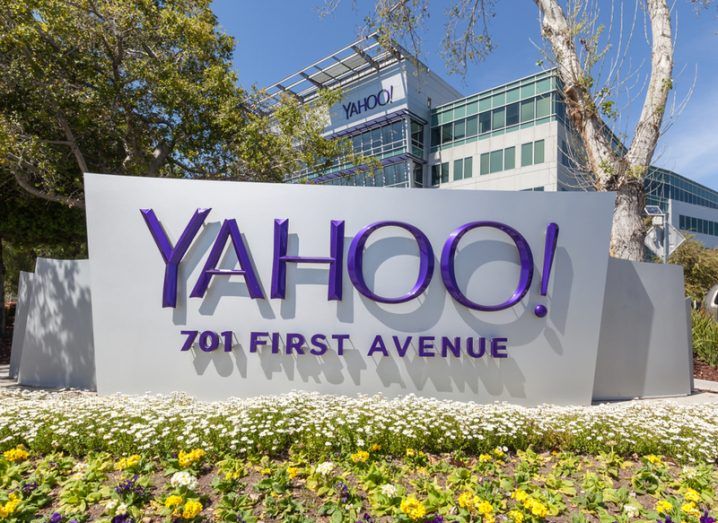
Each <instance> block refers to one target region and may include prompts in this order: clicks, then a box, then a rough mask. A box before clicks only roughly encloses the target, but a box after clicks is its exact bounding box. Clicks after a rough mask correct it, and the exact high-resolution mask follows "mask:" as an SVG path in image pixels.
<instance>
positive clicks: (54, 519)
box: [50, 512, 62, 523]
mask: <svg viewBox="0 0 718 523" xmlns="http://www.w3.org/2000/svg"><path fill="white" fill-rule="evenodd" d="M61 521H62V514H60V513H59V512H53V513H52V515H51V516H50V523H60V522H61Z"/></svg>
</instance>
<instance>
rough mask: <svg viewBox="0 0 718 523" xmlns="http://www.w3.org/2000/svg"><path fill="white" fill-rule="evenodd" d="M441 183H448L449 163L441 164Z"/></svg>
mask: <svg viewBox="0 0 718 523" xmlns="http://www.w3.org/2000/svg"><path fill="white" fill-rule="evenodd" d="M441 183H449V162H444V163H442V164H441Z"/></svg>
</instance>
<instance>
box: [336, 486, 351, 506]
mask: <svg viewBox="0 0 718 523" xmlns="http://www.w3.org/2000/svg"><path fill="white" fill-rule="evenodd" d="M337 490H339V501H340V502H342V503H346V502H347V501H349V487H347V485H346V483H344V482H343V481H340V482H338V483H337Z"/></svg>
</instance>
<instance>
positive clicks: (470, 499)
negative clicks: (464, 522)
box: [458, 491, 479, 511]
mask: <svg viewBox="0 0 718 523" xmlns="http://www.w3.org/2000/svg"><path fill="white" fill-rule="evenodd" d="M458 501H459V507H461V508H465V509H467V510H469V511H471V510H473V509H474V507H475V506H476V504H477V503H478V502H479V497H478V496H476V495H474V494H473V493H471V492H468V491H467V492H462V493H461V494H459V499H458Z"/></svg>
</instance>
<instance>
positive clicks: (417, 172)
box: [414, 163, 424, 187]
mask: <svg viewBox="0 0 718 523" xmlns="http://www.w3.org/2000/svg"><path fill="white" fill-rule="evenodd" d="M414 186H415V187H424V168H423V167H422V166H421V164H419V163H415V164H414Z"/></svg>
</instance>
